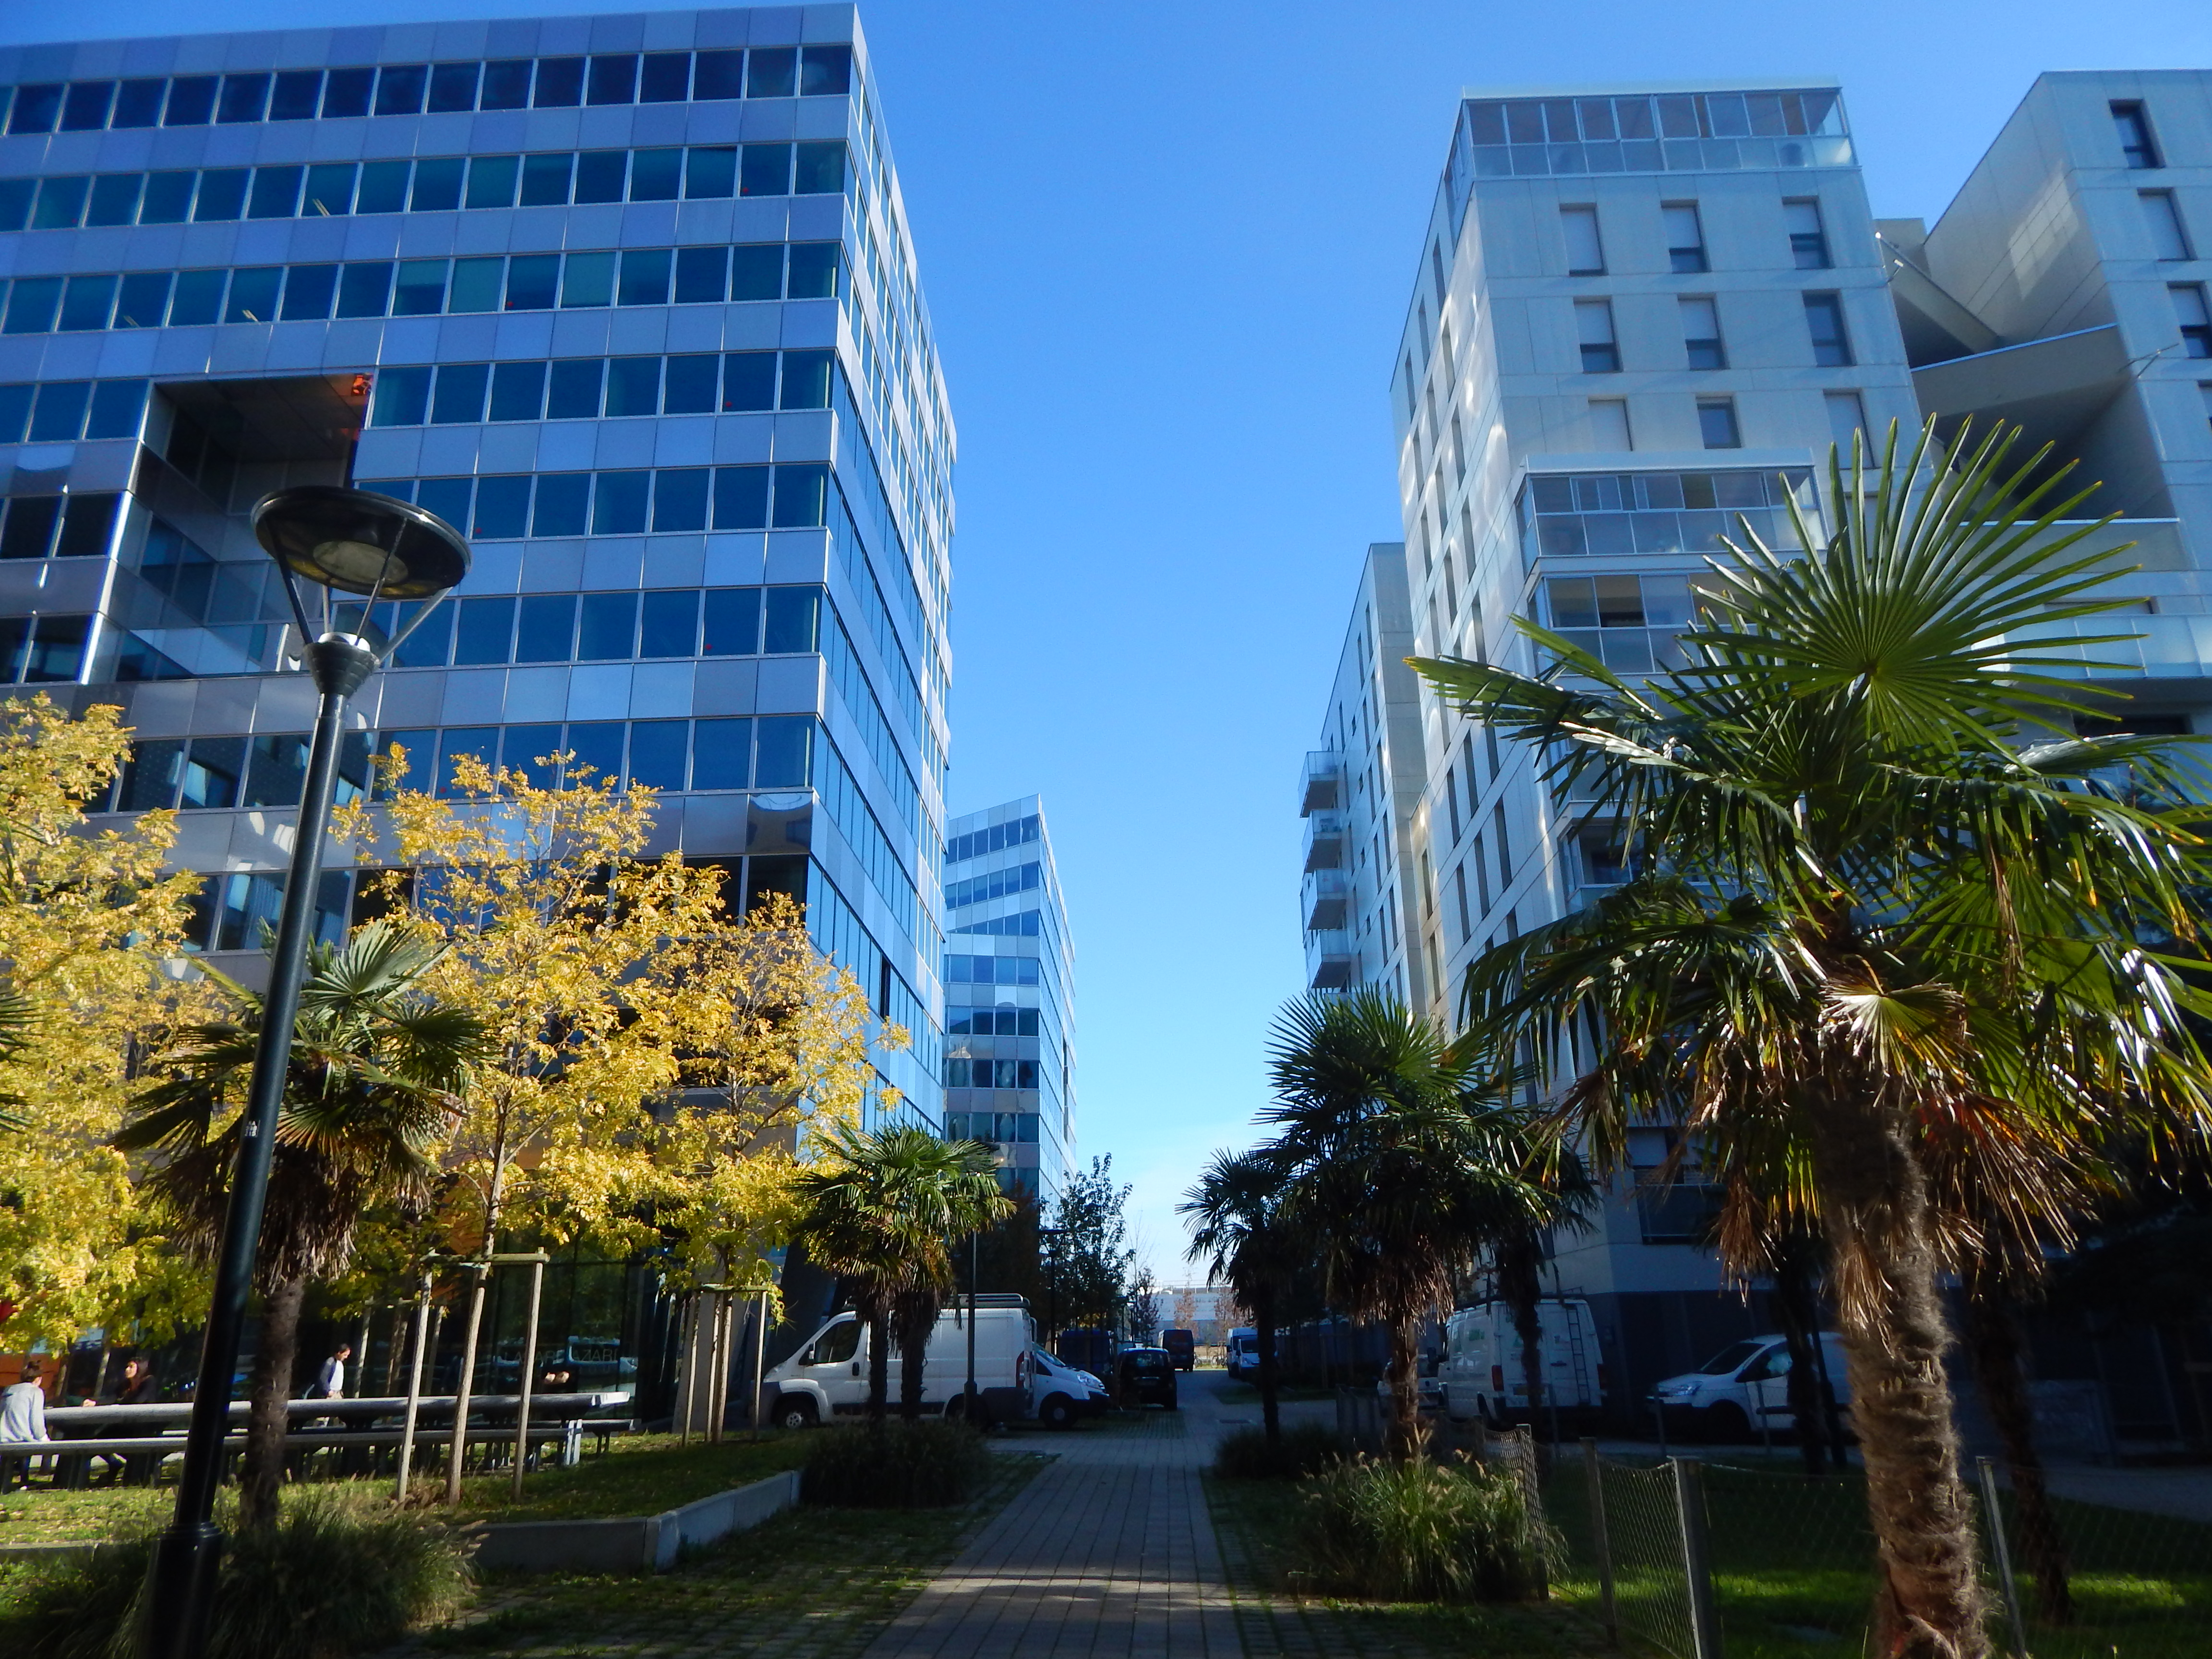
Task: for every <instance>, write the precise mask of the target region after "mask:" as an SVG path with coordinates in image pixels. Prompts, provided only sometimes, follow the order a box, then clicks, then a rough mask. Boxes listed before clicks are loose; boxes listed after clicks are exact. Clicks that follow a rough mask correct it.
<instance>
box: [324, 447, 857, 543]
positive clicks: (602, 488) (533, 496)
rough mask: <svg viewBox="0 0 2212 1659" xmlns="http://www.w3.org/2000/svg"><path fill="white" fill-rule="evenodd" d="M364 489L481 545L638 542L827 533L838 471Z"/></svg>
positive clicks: (582, 475)
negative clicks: (659, 537)
mask: <svg viewBox="0 0 2212 1659" xmlns="http://www.w3.org/2000/svg"><path fill="white" fill-rule="evenodd" d="M360 487H361V488H362V489H374V490H377V491H379V492H380V493H381V494H384V495H394V496H397V497H398V498H399V499H400V500H401V501H414V502H415V503H416V504H417V505H418V506H422V507H428V508H429V509H430V511H431V512H433V513H436V514H437V515H438V516H439V517H440V518H441V519H443V520H445V521H446V522H447V524H450V525H453V526H455V527H456V528H458V529H460V530H461V531H462V533H463V534H465V535H467V536H470V537H472V538H483V539H484V540H487V541H504V540H510V539H513V538H518V537H522V536H538V537H546V536H637V535H642V534H644V533H645V532H647V531H652V532H655V533H657V534H665V533H668V532H684V531H702V530H818V529H820V528H822V526H823V525H824V524H825V523H827V522H828V517H827V514H828V507H829V488H830V486H829V468H828V467H826V466H819V465H781V466H772V467H771V466H717V467H704V466H680V467H664V468H662V469H661V470H659V471H653V472H647V471H634V472H632V471H623V472H543V473H529V472H512V473H494V474H489V475H487V476H486V477H478V478H424V479H422V481H421V482H420V483H419V484H418V483H416V481H414V480H412V479H407V478H387V479H379V480H369V479H363V480H362V483H361V486H360Z"/></svg>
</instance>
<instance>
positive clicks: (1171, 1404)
mask: <svg viewBox="0 0 2212 1659" xmlns="http://www.w3.org/2000/svg"><path fill="white" fill-rule="evenodd" d="M1115 1381H1116V1382H1118V1383H1120V1384H1121V1388H1120V1390H1119V1392H1120V1394H1121V1403H1122V1404H1123V1405H1124V1406H1165V1407H1167V1408H1168V1409H1169V1410H1170V1411H1174V1410H1176V1409H1177V1407H1176V1367H1175V1361H1174V1360H1173V1359H1172V1358H1170V1357H1169V1354H1168V1351H1167V1350H1166V1349H1165V1348H1124V1349H1122V1350H1121V1359H1120V1360H1119V1362H1118V1363H1117V1364H1115Z"/></svg>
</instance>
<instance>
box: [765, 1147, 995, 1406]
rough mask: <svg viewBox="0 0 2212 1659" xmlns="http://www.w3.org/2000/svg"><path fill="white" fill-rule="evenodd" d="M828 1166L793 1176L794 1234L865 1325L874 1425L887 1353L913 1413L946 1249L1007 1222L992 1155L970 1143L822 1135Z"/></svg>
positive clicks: (943, 1284) (947, 1259)
mask: <svg viewBox="0 0 2212 1659" xmlns="http://www.w3.org/2000/svg"><path fill="white" fill-rule="evenodd" d="M822 1139H823V1143H824V1145H825V1146H827V1148H828V1150H829V1158H828V1159H827V1160H826V1161H825V1162H824V1163H823V1164H818V1165H817V1166H815V1167H812V1168H811V1169H808V1170H805V1171H804V1172H802V1173H801V1175H800V1176H799V1182H798V1194H799V1201H800V1203H801V1205H802V1206H803V1212H802V1214H801V1217H800V1219H799V1225H798V1228H797V1236H798V1237H799V1238H800V1239H801V1240H802V1241H804V1243H805V1245H806V1247H807V1249H808V1252H809V1253H810V1255H811V1256H812V1258H813V1259H814V1261H817V1262H818V1263H820V1264H821V1265H822V1266H823V1267H825V1268H827V1269H828V1270H829V1271H830V1272H831V1273H837V1274H840V1275H842V1277H844V1278H845V1279H848V1280H849V1281H850V1282H851V1284H852V1285H853V1291H854V1297H853V1300H854V1308H855V1309H856V1310H857V1311H858V1312H859V1314H860V1317H861V1318H862V1319H864V1320H866V1322H867V1325H868V1417H869V1420H870V1421H872V1422H877V1423H880V1422H881V1421H883V1418H884V1398H885V1395H887V1394H888V1392H889V1383H890V1348H891V1343H892V1341H893V1340H896V1342H897V1344H898V1348H899V1359H900V1364H899V1412H900V1415H901V1416H902V1417H904V1418H906V1419H908V1421H913V1420H914V1419H917V1418H919V1417H920V1416H921V1399H922V1366H923V1364H924V1363H925V1362H926V1360H927V1356H928V1351H929V1338H930V1334H931V1333H932V1332H933V1331H934V1330H935V1329H936V1328H937V1316H938V1314H939V1311H940V1310H942V1309H943V1307H944V1305H945V1296H946V1295H947V1294H948V1293H949V1292H950V1291H951V1289H952V1244H953V1241H954V1240H955V1239H957V1238H958V1237H960V1236H962V1235H963V1234H967V1233H971V1232H975V1231H980V1230H981V1229H982V1228H984V1227H987V1226H989V1225H992V1224H993V1223H994V1222H998V1221H1002V1220H1004V1219H1005V1218H1006V1217H1007V1216H1009V1215H1011V1214H1012V1213H1013V1208H1014V1206H1013V1203H1012V1200H1009V1199H1008V1198H1007V1197H1006V1195H1005V1194H1003V1193H1001V1192H1000V1189H999V1175H998V1158H997V1157H996V1155H995V1154H994V1152H992V1150H991V1148H990V1147H988V1146H985V1145H984V1144H983V1143H982V1142H981V1141H977V1140H944V1139H939V1137H938V1136H936V1135H933V1134H932V1133H929V1131H927V1129H920V1128H915V1127H911V1126H900V1127H893V1128H888V1129H882V1130H878V1131H877V1132H876V1133H873V1134H868V1133H862V1132H860V1130H857V1129H852V1128H846V1127H839V1128H835V1129H830V1130H828V1131H826V1132H824V1133H823V1137H822Z"/></svg>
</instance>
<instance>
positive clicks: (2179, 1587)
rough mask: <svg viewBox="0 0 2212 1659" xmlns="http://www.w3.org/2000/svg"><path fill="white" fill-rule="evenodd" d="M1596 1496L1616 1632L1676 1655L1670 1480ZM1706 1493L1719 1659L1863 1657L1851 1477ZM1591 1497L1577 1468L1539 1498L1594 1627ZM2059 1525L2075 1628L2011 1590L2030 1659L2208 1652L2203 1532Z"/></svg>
mask: <svg viewBox="0 0 2212 1659" xmlns="http://www.w3.org/2000/svg"><path fill="white" fill-rule="evenodd" d="M1606 1486H1607V1495H1606V1511H1607V1526H1608V1531H1609V1532H1610V1534H1611V1537H1612V1544H1613V1557H1614V1563H1615V1568H1614V1571H1615V1577H1616V1580H1617V1589H1616V1593H1617V1595H1618V1597H1619V1600H1620V1613H1621V1621H1622V1624H1623V1626H1624V1629H1625V1631H1626V1633H1628V1634H1630V1635H1632V1636H1640V1637H1642V1638H1644V1639H1645V1640H1646V1641H1648V1642H1650V1643H1651V1644H1653V1645H1656V1646H1659V1647H1662V1648H1664V1649H1667V1650H1672V1651H1674V1652H1677V1653H1682V1654H1686V1652H1687V1651H1688V1648H1687V1619H1688V1614H1687V1609H1686V1606H1685V1604H1684V1601H1683V1591H1682V1584H1681V1577H1680V1564H1679V1559H1678V1558H1677V1557H1676V1555H1675V1553H1674V1552H1675V1551H1676V1549H1677V1548H1678V1547H1679V1546H1678V1545H1677V1543H1676V1541H1675V1533H1674V1522H1673V1516H1672V1506H1673V1502H1674V1499H1673V1486H1672V1481H1671V1478H1670V1477H1669V1476H1668V1474H1667V1472H1666V1471H1665V1470H1664V1469H1662V1468H1650V1469H1639V1468H1627V1467H1626V1466H1623V1465H1620V1464H1618V1463H1612V1462H1610V1461H1609V1462H1608V1469H1607V1481H1606ZM1705 1493H1706V1507H1707V1510H1708V1514H1709V1518H1710V1522H1709V1523H1710V1526H1711V1541H1712V1553H1713V1562H1714V1576H1715V1590H1716V1593H1717V1598H1718V1601H1719V1603H1720V1617H1721V1627H1722V1634H1723V1637H1724V1638H1725V1639H1726V1641H1727V1644H1728V1651H1729V1659H1843V1656H1848V1655H1851V1654H1856V1653H1857V1652H1859V1651H1861V1650H1862V1648H1863V1644H1864V1643H1865V1641H1866V1636H1867V1608H1868V1601H1869V1595H1870V1593H1871V1580H1872V1568H1873V1563H1874V1540H1873V1535H1872V1534H1871V1533H1870V1532H1869V1530H1868V1528H1867V1521H1866V1487H1865V1482H1864V1480H1863V1477H1861V1476H1860V1475H1859V1474H1857V1473H1856V1472H1853V1473H1851V1474H1847V1475H1844V1476H1843V1477H1840V1478H1837V1479H1832V1480H1826V1481H1822V1482H1819V1483H1808V1482H1807V1481H1805V1480H1803V1479H1802V1477H1799V1476H1796V1475H1791V1474H1774V1473H1767V1472H1763V1471H1757V1470H1750V1469H1740V1468H1729V1467H1728V1466H1726V1465H1717V1466H1708V1468H1706V1471H1705ZM1587 1494H1588V1486H1587V1482H1586V1478H1585V1476H1584V1474H1583V1468H1582V1465H1581V1464H1580V1462H1578V1461H1577V1460H1575V1459H1573V1458H1571V1457H1569V1458H1563V1459H1561V1460H1560V1462H1559V1465H1558V1466H1557V1468H1556V1469H1555V1470H1554V1472H1553V1475H1552V1477H1551V1479H1550V1480H1548V1481H1547V1483H1546V1486H1545V1508H1546V1512H1547V1515H1548V1516H1550V1518H1551V1520H1552V1522H1553V1525H1555V1526H1557V1527H1558V1528H1559V1529H1560V1531H1561V1532H1562V1534H1565V1538H1566V1540H1567V1543H1568V1547H1569V1551H1570V1554H1571V1559H1572V1561H1573V1564H1574V1572H1573V1576H1572V1577H1571V1578H1570V1579H1569V1581H1568V1582H1567V1583H1565V1584H1564V1585H1563V1586H1562V1587H1561V1590H1562V1594H1563V1595H1565V1597H1567V1598H1569V1599H1571V1600H1572V1601H1576V1602H1577V1603H1579V1604H1581V1605H1583V1606H1585V1607H1589V1608H1590V1609H1591V1610H1592V1611H1595V1607H1596V1606H1597V1601H1598V1594H1597V1587H1596V1583H1595V1572H1594V1571H1593V1570H1592V1567H1591V1563H1592V1561H1593V1559H1594V1558H1593V1556H1592V1553H1591V1548H1590V1535H1591V1534H1590V1527H1589V1501H1588V1495H1587ZM2007 1507H2008V1509H2009V1500H2008V1502H2007ZM2057 1510H2058V1516H2059V1525H2060V1527H2061V1528H2062V1530H2063V1532H2064V1534H2065V1537H2066V1541H2067V1544H2068V1547H2069V1549H2070V1550H2071V1552H2072V1555H2073V1560H2074V1566H2075V1571H2074V1575H2073V1581H2072V1582H2073V1589H2074V1596H2075V1604H2076V1607H2077V1616H2076V1619H2075V1623H2074V1624H2073V1625H2072V1626H2068V1627H2066V1628H2063V1629H2057V1628H2053V1627H2051V1626H2045V1625H2043V1624H2041V1623H2039V1621H2037V1620H2036V1618H2035V1591H2034V1586H2033V1581H2030V1580H2027V1579H2023V1580H2022V1582H2021V1601H2022V1603H2023V1605H2024V1607H2025V1610H2026V1611H2027V1615H2028V1619H2029V1627H2028V1632H2027V1642H2028V1645H2029V1646H2030V1647H2031V1648H2032V1649H2033V1651H2034V1653H2035V1656H2036V1659H2112V1656H2114V1655H2118V1656H2119V1659H2185V1656H2187V1659H2196V1656H2199V1655H2202V1654H2203V1653H2204V1652H2206V1651H2207V1646H2206V1644H2207V1637H2206V1626H2207V1624H2208V1621H2212V1527H2205V1526H2199V1525H2192V1524H2191V1523H2190V1522H2185V1521H2178V1520H2173V1519H2172V1518H2169V1517H2166V1516H2154V1515H2145V1514H2141V1513H2138V1512H2136V1511H2134V1510H2116V1509H2112V1508H2108V1507H2106V1506H2105V1505H2102V1504H2078V1503H2073V1502H2069V1501H2068V1500H2066V1499H2063V1498H2062V1499H2059V1500H2057ZM1990 1583H1991V1594H1990V1617H1991V1621H1992V1622H1991V1625H1990V1634H1991V1637H1992V1638H1993V1640H1994V1641H1996V1644H1998V1645H1999V1646H2000V1647H2001V1648H2002V1649H2006V1650H2009V1648H2010V1647H2011V1641H2010V1632H2009V1631H2008V1628H2007V1627H2006V1626H2005V1625H2004V1613H2003V1608H2002V1602H2001V1600H2000V1598H1999V1597H1998V1596H1997V1595H1996V1589H1995V1578H1994V1571H1993V1570H1992V1575H1991V1579H1990Z"/></svg>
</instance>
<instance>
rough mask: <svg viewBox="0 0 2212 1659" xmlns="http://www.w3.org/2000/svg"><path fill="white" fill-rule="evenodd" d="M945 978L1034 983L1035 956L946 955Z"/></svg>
mask: <svg viewBox="0 0 2212 1659" xmlns="http://www.w3.org/2000/svg"><path fill="white" fill-rule="evenodd" d="M1036 982H1037V959H1036V957H971V956H960V955H947V956H946V957H945V983H946V984H948V985H1035V984H1036Z"/></svg>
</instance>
